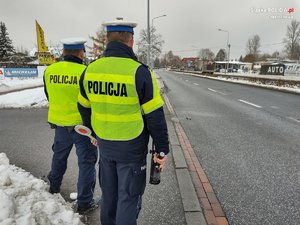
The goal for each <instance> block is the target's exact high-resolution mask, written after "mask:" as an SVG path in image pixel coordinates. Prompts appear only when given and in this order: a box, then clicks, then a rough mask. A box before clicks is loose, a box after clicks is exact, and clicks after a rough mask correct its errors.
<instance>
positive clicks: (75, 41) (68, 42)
mask: <svg viewBox="0 0 300 225" xmlns="http://www.w3.org/2000/svg"><path fill="white" fill-rule="evenodd" d="M60 42H61V43H62V44H63V48H64V49H79V50H80V49H83V50H84V49H85V47H84V43H85V42H86V39H84V38H81V37H73V38H65V39H62V40H61V41H60Z"/></svg>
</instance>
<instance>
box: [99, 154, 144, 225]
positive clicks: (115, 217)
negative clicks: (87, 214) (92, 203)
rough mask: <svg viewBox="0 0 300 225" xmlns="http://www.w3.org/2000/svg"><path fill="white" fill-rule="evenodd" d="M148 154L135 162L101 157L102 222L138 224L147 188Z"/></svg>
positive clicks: (127, 224) (121, 224) (109, 224)
mask: <svg viewBox="0 0 300 225" xmlns="http://www.w3.org/2000/svg"><path fill="white" fill-rule="evenodd" d="M146 167H147V166H146V156H145V159H143V160H141V161H138V162H134V163H122V162H117V161H114V160H109V159H107V158H104V157H102V156H101V157H100V173H99V177H100V185H101V190H102V197H101V216H100V218H101V224H102V225H136V224H137V218H138V215H139V212H140V209H141V204H142V195H143V193H144V191H145V187H146Z"/></svg>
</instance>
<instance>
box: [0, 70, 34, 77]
mask: <svg viewBox="0 0 300 225" xmlns="http://www.w3.org/2000/svg"><path fill="white" fill-rule="evenodd" d="M0 71H1V72H0V73H3V74H4V76H5V77H37V76H38V70H37V69H36V68H0ZM0 75H1V74H0Z"/></svg>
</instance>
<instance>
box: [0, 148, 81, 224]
mask: <svg viewBox="0 0 300 225" xmlns="http://www.w3.org/2000/svg"><path fill="white" fill-rule="evenodd" d="M47 189H48V185H47V184H46V183H45V182H44V181H42V180H40V179H37V178H35V177H33V176H32V175H31V174H30V173H28V172H26V171H24V170H23V169H20V168H18V167H16V166H14V165H10V164H9V159H8V158H7V156H6V154H5V153H0V224H1V225H14V224H15V225H35V224H36V225H39V224H40V225H56V224H57V225H58V224H59V225H62V224H65V225H80V224H82V223H81V221H80V218H79V215H78V214H77V213H74V212H73V210H72V209H71V206H70V203H66V202H65V200H64V199H63V198H62V197H61V195H60V194H54V195H52V194H50V193H49V192H48V191H47Z"/></svg>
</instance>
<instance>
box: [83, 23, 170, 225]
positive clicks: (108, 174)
mask: <svg viewBox="0 0 300 225" xmlns="http://www.w3.org/2000/svg"><path fill="white" fill-rule="evenodd" d="M103 25H104V26H106V30H107V42H108V44H107V48H106V50H105V52H104V57H103V58H100V59H98V60H96V61H94V62H92V63H91V64H90V65H89V66H88V67H87V69H86V71H85V73H84V74H83V75H82V76H81V79H80V94H79V97H78V102H79V104H78V108H79V111H80V113H81V115H82V118H83V123H84V125H87V126H90V127H92V129H93V130H94V132H95V133H96V135H97V139H98V143H99V147H100V183H101V190H102V199H101V224H102V225H135V224H137V217H138V214H139V211H140V208H141V201H142V195H143V193H144V190H145V186H146V155H147V152H148V142H149V135H151V137H152V138H153V140H154V143H155V146H156V151H157V153H160V152H164V153H165V154H166V155H167V154H168V153H169V141H168V131H167V125H166V120H165V117H164V111H163V107H162V106H163V100H162V98H161V96H160V93H159V89H158V87H157V83H156V80H155V78H154V76H153V74H152V72H151V70H150V69H149V68H148V67H147V66H146V65H144V64H142V63H140V62H138V61H137V59H136V57H135V54H134V52H133V50H132V47H133V28H134V27H135V26H136V25H137V24H136V23H132V22H126V21H123V20H117V21H112V22H107V23H104V24H103ZM166 159H167V157H165V158H164V159H158V157H156V161H157V162H158V163H160V164H161V167H163V166H164V163H165V161H166Z"/></svg>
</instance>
